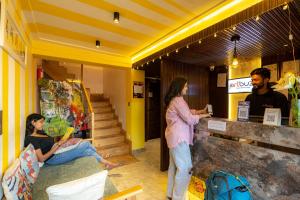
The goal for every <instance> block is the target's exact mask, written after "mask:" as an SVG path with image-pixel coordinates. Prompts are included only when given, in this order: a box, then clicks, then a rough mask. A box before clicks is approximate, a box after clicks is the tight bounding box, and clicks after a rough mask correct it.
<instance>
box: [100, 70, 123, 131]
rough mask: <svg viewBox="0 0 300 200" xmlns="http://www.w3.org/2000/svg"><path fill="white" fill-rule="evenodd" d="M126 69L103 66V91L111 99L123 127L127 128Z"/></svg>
mask: <svg viewBox="0 0 300 200" xmlns="http://www.w3.org/2000/svg"><path fill="white" fill-rule="evenodd" d="M127 84H128V83H127V82H126V70H123V69H110V68H103V93H104V96H105V97H107V98H109V99H110V103H111V104H112V107H113V109H115V113H116V115H118V117H119V121H120V122H121V123H122V128H123V129H124V130H126V109H127V102H126V88H127Z"/></svg>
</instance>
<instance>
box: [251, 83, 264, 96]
mask: <svg viewBox="0 0 300 200" xmlns="http://www.w3.org/2000/svg"><path fill="white" fill-rule="evenodd" d="M263 87H264V83H263V82H262V83H259V84H257V85H253V88H252V92H253V93H257V91H258V90H259V89H261V88H263Z"/></svg>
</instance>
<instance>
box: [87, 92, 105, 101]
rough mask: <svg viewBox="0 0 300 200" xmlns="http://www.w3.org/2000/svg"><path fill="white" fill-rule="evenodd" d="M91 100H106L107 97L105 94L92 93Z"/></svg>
mask: <svg viewBox="0 0 300 200" xmlns="http://www.w3.org/2000/svg"><path fill="white" fill-rule="evenodd" d="M90 100H91V101H92V102H95V101H103V100H106V99H105V97H104V95H103V94H91V95H90Z"/></svg>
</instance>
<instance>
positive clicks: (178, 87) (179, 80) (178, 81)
mask: <svg viewBox="0 0 300 200" xmlns="http://www.w3.org/2000/svg"><path fill="white" fill-rule="evenodd" d="M186 83H187V80H186V79H185V78H183V77H176V78H175V79H173V81H172V82H171V85H170V87H169V89H168V92H167V94H166V96H165V104H166V106H167V107H168V106H169V103H170V102H171V101H172V99H173V98H174V97H176V96H180V95H181V91H182V89H183V88H184V85H185V84H186Z"/></svg>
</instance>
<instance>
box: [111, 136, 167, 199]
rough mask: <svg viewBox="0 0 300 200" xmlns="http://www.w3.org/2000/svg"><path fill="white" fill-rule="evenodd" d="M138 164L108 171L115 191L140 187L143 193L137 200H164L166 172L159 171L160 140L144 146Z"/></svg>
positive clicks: (149, 142)
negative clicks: (115, 188)
mask: <svg viewBox="0 0 300 200" xmlns="http://www.w3.org/2000/svg"><path fill="white" fill-rule="evenodd" d="M136 158H137V159H138V160H139V161H138V162H135V163H131V164H128V165H124V166H121V167H118V168H115V169H112V170H110V172H109V174H110V178H111V180H112V182H113V183H114V184H115V185H116V187H117V189H118V190H119V191H120V190H124V189H126V188H129V187H132V186H135V185H142V187H143V192H142V193H141V194H139V195H138V196H137V199H138V200H165V199H166V197H165V196H166V188H167V172H161V171H160V170H159V165H160V139H155V140H150V141H148V142H146V144H145V151H143V152H141V153H138V154H137V155H136Z"/></svg>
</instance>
